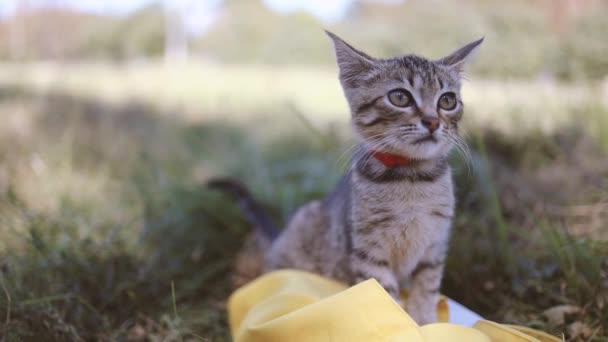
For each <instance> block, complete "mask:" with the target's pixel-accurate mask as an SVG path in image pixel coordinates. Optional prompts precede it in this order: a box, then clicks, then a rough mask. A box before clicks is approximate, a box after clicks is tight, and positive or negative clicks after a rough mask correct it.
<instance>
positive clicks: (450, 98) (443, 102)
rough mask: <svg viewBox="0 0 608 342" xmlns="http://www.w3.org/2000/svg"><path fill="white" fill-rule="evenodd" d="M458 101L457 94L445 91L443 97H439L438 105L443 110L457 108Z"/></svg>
mask: <svg viewBox="0 0 608 342" xmlns="http://www.w3.org/2000/svg"><path fill="white" fill-rule="evenodd" d="M457 103H458V101H456V94H454V93H445V94H443V95H441V97H440V98H439V103H437V105H438V106H439V108H441V109H443V110H452V109H454V108H456V104H457Z"/></svg>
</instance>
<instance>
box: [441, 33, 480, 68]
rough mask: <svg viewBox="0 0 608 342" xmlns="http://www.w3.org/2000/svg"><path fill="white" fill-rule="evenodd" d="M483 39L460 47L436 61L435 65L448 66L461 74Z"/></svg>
mask: <svg viewBox="0 0 608 342" xmlns="http://www.w3.org/2000/svg"><path fill="white" fill-rule="evenodd" d="M483 39H484V37H482V38H481V39H479V40H476V41H474V42H472V43H469V44H467V45H465V46H463V47H461V48H460V49H458V50H456V51H454V52H452V53H451V54H450V55H448V56H446V57H443V58H441V59H439V60H437V63H439V64H443V65H446V66H449V67H451V68H453V69H456V70H457V71H458V72H461V71H462V70H463V69H464V65H465V64H466V63H467V62H468V60H469V59H471V57H473V55H475V53H476V52H477V50H479V46H480V45H481V43H483Z"/></svg>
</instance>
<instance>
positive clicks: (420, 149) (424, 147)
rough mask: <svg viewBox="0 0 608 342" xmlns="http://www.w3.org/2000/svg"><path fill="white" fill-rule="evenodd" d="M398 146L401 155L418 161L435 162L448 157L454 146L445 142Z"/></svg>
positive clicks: (423, 142) (425, 142) (430, 141)
mask: <svg viewBox="0 0 608 342" xmlns="http://www.w3.org/2000/svg"><path fill="white" fill-rule="evenodd" d="M402 145H403V146H398V150H399V152H400V153H401V154H403V155H405V156H407V157H409V158H411V159H417V160H433V159H441V158H445V157H447V155H448V154H449V153H450V149H451V148H452V144H450V143H449V142H447V141H445V140H442V139H440V140H437V141H433V140H428V141H421V142H420V141H419V142H416V143H407V144H406V143H404V144H402Z"/></svg>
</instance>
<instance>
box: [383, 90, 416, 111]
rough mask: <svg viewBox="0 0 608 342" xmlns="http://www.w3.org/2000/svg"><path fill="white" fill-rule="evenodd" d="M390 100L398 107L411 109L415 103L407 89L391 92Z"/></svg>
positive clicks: (389, 94)
mask: <svg viewBox="0 0 608 342" xmlns="http://www.w3.org/2000/svg"><path fill="white" fill-rule="evenodd" d="M388 100H389V101H390V102H391V103H392V104H393V105H395V106H397V107H409V106H410V105H411V104H412V102H413V101H412V98H411V95H410V93H409V92H408V91H407V90H405V89H395V90H391V91H390V92H389V93H388Z"/></svg>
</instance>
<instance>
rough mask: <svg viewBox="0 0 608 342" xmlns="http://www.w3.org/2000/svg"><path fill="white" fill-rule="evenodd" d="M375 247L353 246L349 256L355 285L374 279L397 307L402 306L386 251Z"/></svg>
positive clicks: (397, 284) (396, 281) (396, 282)
mask: <svg viewBox="0 0 608 342" xmlns="http://www.w3.org/2000/svg"><path fill="white" fill-rule="evenodd" d="M378 246H379V245H375V246H365V245H357V244H355V245H354V246H353V249H352V251H351V254H350V266H351V272H352V275H353V281H354V283H355V284H357V283H360V282H362V281H364V280H367V279H370V278H374V279H376V280H377V281H378V282H379V283H380V285H382V287H383V288H384V289H385V290H386V292H388V293H389V294H390V295H391V296H392V297H393V298H394V299H395V301H397V303H398V304H399V305H402V302H401V298H400V296H399V283H398V280H397V277H396V276H395V273H394V272H393V271H392V269H391V267H390V263H389V255H388V252H387V251H386V249H381V248H379V247H378Z"/></svg>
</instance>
